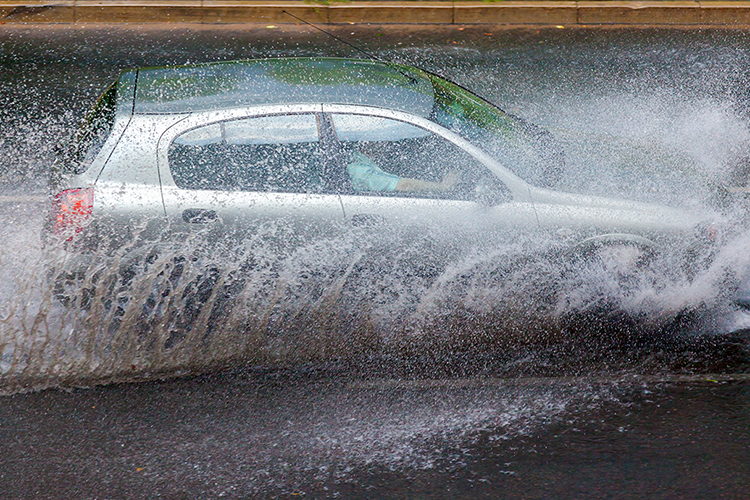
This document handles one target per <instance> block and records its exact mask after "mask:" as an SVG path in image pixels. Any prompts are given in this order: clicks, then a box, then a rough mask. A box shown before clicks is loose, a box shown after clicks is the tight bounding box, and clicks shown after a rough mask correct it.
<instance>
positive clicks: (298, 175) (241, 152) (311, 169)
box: [169, 114, 323, 193]
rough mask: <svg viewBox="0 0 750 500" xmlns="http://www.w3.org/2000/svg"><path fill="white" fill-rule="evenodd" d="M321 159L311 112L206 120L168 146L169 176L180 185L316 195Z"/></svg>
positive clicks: (318, 187) (194, 187) (318, 188)
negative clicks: (207, 121)
mask: <svg viewBox="0 0 750 500" xmlns="http://www.w3.org/2000/svg"><path fill="white" fill-rule="evenodd" d="M321 158H322V152H321V147H320V142H319V140H318V126H317V118H316V116H315V115H314V114H299V115H277V116H263V117H253V118H244V119H240V120H230V121H224V122H218V123H212V124H210V125H205V126H203V127H199V128H196V129H192V130H189V131H187V132H185V133H183V134H181V135H179V136H178V137H177V138H175V140H174V141H173V142H172V144H171V145H170V148H169V168H170V171H171V173H172V177H173V178H174V181H175V184H177V186H178V187H180V188H183V189H209V190H222V191H266V192H293V193H317V192H321V191H322V190H323V177H322V171H321V170H322V169H321Z"/></svg>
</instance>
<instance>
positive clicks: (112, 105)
mask: <svg viewBox="0 0 750 500" xmlns="http://www.w3.org/2000/svg"><path fill="white" fill-rule="evenodd" d="M116 103H117V84H116V83H115V84H113V85H111V86H110V87H109V88H108V89H107V90H106V91H105V92H104V94H103V95H102V96H101V97H100V98H99V100H98V101H97V102H96V104H95V105H94V108H93V109H92V110H91V112H90V113H89V114H88V115H87V116H86V119H85V120H84V122H83V124H82V125H81V127H80V128H79V129H78V133H77V134H76V139H75V141H74V142H73V145H72V146H71V147H70V148H68V149H67V151H65V152H64V153H63V158H62V159H63V163H62V166H63V171H64V172H67V173H73V174H81V173H83V172H85V171H86V169H87V168H88V167H89V166H90V165H91V163H92V162H93V161H94V158H96V155H97V154H98V153H99V151H100V150H101V148H102V146H103V145H104V142H105V141H106V140H107V137H109V133H110V132H111V131H112V125H113V124H114V122H115V111H116Z"/></svg>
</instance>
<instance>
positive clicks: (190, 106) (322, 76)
mask: <svg viewBox="0 0 750 500" xmlns="http://www.w3.org/2000/svg"><path fill="white" fill-rule="evenodd" d="M137 85H138V87H137V90H136V102H135V112H136V113H185V112H193V111H206V110H211V109H226V108H232V107H242V106H257V105H264V104H303V103H337V104H360V105H367V106H381V107H386V108H391V109H398V110H403V111H409V112H412V113H415V114H420V115H422V116H427V115H428V114H429V113H430V110H431V109H432V105H433V88H432V84H431V83H430V81H429V78H428V77H427V75H426V74H425V73H423V72H422V71H420V70H418V69H416V68H411V67H408V66H402V65H397V64H393V63H380V62H375V61H365V60H357V59H334V58H288V59H261V60H251V61H233V62H224V63H210V64H203V65H194V66H177V67H166V68H144V69H140V70H138V84H137Z"/></svg>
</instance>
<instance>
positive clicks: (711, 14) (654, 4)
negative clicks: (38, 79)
mask: <svg viewBox="0 0 750 500" xmlns="http://www.w3.org/2000/svg"><path fill="white" fill-rule="evenodd" d="M285 10H286V11H288V12H289V13H291V14H294V15H295V16H298V17H301V18H303V19H305V20H306V21H308V22H311V23H319V24H337V23H356V24H358V23H373V24H401V23H403V24H507V25H542V26H545V25H546V26H554V25H565V26H576V25H578V26H590V25H638V26H730V27H732V26H734V27H742V26H750V1H672V0H664V1H648V2H633V1H583V0H582V1H564V0H559V1H520V0H512V1H505V2H496V3H491V2H481V1H477V2H464V1H455V2H454V1H436V2H433V1H407V2H388V1H375V2H372V1H371V2H345V3H332V4H315V3H308V2H300V1H276V2H273V1H271V2H269V1H265V2H264V1H244V0H132V1H123V0H0V23H2V24H5V23H12V24H24V23H28V24H47V23H56V24H93V23H106V24H113V23H114V24H117V23H132V24H144V23H196V24H234V23H266V24H290V23H291V24H293V23H296V22H297V21H296V20H295V19H294V18H292V17H290V16H289V15H287V14H286V13H284V11H285Z"/></svg>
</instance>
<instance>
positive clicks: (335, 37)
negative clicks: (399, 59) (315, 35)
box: [281, 10, 390, 62]
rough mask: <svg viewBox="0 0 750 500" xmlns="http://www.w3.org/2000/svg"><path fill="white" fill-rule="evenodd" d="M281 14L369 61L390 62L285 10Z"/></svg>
mask: <svg viewBox="0 0 750 500" xmlns="http://www.w3.org/2000/svg"><path fill="white" fill-rule="evenodd" d="M281 12H283V13H284V14H286V15H288V16H291V17H293V18H295V19H297V20H298V21H302V22H303V23H305V24H306V25H308V26H312V27H313V28H315V29H316V30H318V31H320V32H322V33H325V34H326V35H328V36H330V37H331V38H333V39H335V40H338V41H339V42H341V43H343V44H345V45H348V46H349V47H351V48H353V49H354V50H358V51H359V52H361V53H363V54H364V55H366V56H367V57H369V58H370V59H374V60H376V61H379V62H390V61H384V60H383V59H382V58H380V57H378V56H376V55H374V54H371V53H369V52H367V51H366V50H364V49H360V48H359V47H357V46H356V45H354V44H351V43H349V42H347V41H346V40H344V39H343V38H339V37H337V36H336V35H334V34H333V33H329V32H327V31H326V30H324V29H323V28H318V27H317V26H315V25H314V24H313V23H311V22H309V21H305V20H304V19H302V18H301V17H297V16H295V15H294V14H292V13H290V12H287V11H285V10H282V11H281Z"/></svg>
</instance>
